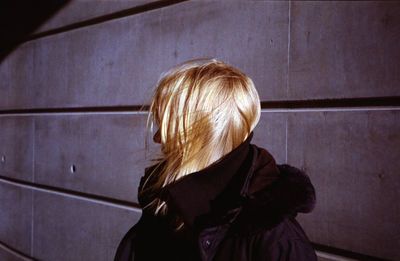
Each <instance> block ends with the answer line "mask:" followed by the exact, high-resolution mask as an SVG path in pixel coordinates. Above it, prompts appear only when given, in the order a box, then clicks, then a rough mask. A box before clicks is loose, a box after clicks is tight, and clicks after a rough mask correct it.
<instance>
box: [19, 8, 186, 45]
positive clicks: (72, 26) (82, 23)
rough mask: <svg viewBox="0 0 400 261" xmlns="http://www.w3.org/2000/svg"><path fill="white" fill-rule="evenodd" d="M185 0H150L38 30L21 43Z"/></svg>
mask: <svg viewBox="0 0 400 261" xmlns="http://www.w3.org/2000/svg"><path fill="white" fill-rule="evenodd" d="M186 1H188V0H161V1H154V2H151V3H147V4H144V5H140V6H135V7H132V8H129V9H125V10H122V11H117V12H114V13H111V14H106V15H102V16H98V17H95V18H91V19H87V20H84V21H80V22H77V23H73V24H69V25H65V26H61V27H58V28H54V29H50V30H47V31H44V32H40V33H36V34H32V35H30V36H28V37H26V38H25V39H24V40H22V41H21V43H24V42H28V41H32V40H36V39H39V38H43V37H46V36H50V35H55V34H60V33H64V32H68V31H72V30H75V29H79V28H82V27H87V26H91V25H96V24H100V23H104V22H108V21H111V20H115V19H119V18H124V17H127V16H131V15H136V14H140V13H144V12H147V11H151V10H156V9H160V8H163V7H167V6H171V5H174V4H178V3H182V2H186Z"/></svg>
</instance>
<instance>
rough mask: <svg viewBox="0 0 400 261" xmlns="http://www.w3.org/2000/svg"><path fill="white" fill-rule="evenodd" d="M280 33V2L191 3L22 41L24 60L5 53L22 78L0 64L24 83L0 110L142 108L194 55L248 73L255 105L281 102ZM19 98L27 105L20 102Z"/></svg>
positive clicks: (283, 9)
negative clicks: (164, 77) (257, 99)
mask: <svg viewBox="0 0 400 261" xmlns="http://www.w3.org/2000/svg"><path fill="white" fill-rule="evenodd" d="M238 21H240V23H238ZM287 28H288V3H287V2H279V1H276V2H275V1H271V2H250V3H249V2H233V3H232V2H229V3H223V2H196V1H195V2H188V3H182V4H178V5H174V6H171V7H167V8H164V9H160V10H153V11H149V12H145V13H142V14H138V15H135V16H131V17H126V18H122V19H117V20H112V21H109V22H105V23H101V24H98V25H93V26H90V27H84V28H81V29H77V30H73V31H69V32H66V33H63V34H57V35H54V36H49V37H45V38H42V39H38V40H36V41H33V42H29V43H26V44H25V45H24V46H23V48H25V49H24V50H27V52H26V53H24V55H19V54H18V52H20V51H19V50H17V51H16V52H15V53H13V54H11V55H10V57H9V58H8V59H10V60H11V61H13V60H18V57H20V56H21V59H25V62H24V64H23V65H22V68H21V69H22V71H21V72H20V68H19V67H17V66H7V65H5V64H4V65H3V64H2V65H0V71H1V72H2V73H3V74H12V73H14V74H17V73H18V77H19V78H20V80H19V81H22V82H23V83H27V84H17V83H13V84H14V85H18V86H17V88H10V89H7V95H8V96H12V97H16V98H15V99H12V100H11V101H9V102H7V103H5V104H6V105H3V108H16V107H18V108H26V107H31V106H33V107H80V106H96V105H101V106H108V105H133V104H135V105H141V104H143V103H149V99H150V96H151V95H150V94H151V91H150V90H151V89H152V87H153V86H154V84H155V83H156V81H157V79H158V77H159V75H160V73H161V72H162V71H164V70H166V69H168V68H169V67H170V66H173V65H176V64H177V63H179V62H183V61H185V60H188V59H193V58H198V57H217V58H219V59H222V60H225V61H227V62H229V63H231V64H232V65H234V66H236V67H238V68H239V69H241V70H243V71H244V72H246V73H248V75H249V76H250V77H252V78H253V80H254V81H255V84H256V86H257V88H258V90H259V91H260V95H261V97H262V99H266V100H269V99H284V98H285V97H286V86H287V67H288V66H287V43H288V39H287V37H288V35H287ZM30 57H32V58H30ZM31 59H33V61H32V60H31ZM31 63H33V70H32V69H30V68H31V67H29V66H30V65H29V64H31ZM27 78H29V80H28V79H27ZM17 90H18V92H16V91H17ZM20 92H21V94H20ZM27 92H30V93H31V95H30V96H28V95H24V93H27ZM19 96H22V98H24V97H30V100H29V101H27V103H19V102H18V100H19V99H17V97H19ZM3 99H4V98H3ZM0 103H2V104H3V102H2V99H1V98H0Z"/></svg>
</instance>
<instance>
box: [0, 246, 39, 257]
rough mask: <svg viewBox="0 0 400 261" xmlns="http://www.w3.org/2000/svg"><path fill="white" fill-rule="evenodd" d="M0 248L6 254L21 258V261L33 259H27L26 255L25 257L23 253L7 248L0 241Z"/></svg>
mask: <svg viewBox="0 0 400 261" xmlns="http://www.w3.org/2000/svg"><path fill="white" fill-rule="evenodd" d="M0 248H2V249H4V250H5V251H6V252H8V253H10V254H12V255H14V256H16V257H18V258H21V259H22V260H25V261H33V260H34V259H32V258H31V257H28V256H27V255H25V254H24V253H22V252H20V251H18V250H15V249H13V248H12V247H9V246H8V245H6V244H4V243H3V242H1V241H0Z"/></svg>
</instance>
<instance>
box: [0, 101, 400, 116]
mask: <svg viewBox="0 0 400 261" xmlns="http://www.w3.org/2000/svg"><path fill="white" fill-rule="evenodd" d="M261 108H262V109H264V110H267V109H268V110H294V109H297V110H306V111H308V110H310V111H314V110H320V111H323V110H344V111H346V110H352V109H357V110H375V109H379V108H384V109H385V110H387V109H396V108H400V96H388V97H363V98H342V99H314V100H282V101H280V100H278V101H262V102H261ZM148 110H149V106H148V105H141V106H139V105H132V106H97V107H78V108H65V107H64V108H30V109H9V110H7V109H6V110H0V116H1V115H5V114H7V115H17V114H24V115H28V114H31V115H33V114H40V115H46V114H55V113H57V114H60V113H67V114H71V113H96V114H100V113H107V114H110V113H147V111H148Z"/></svg>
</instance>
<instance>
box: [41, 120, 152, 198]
mask: <svg viewBox="0 0 400 261" xmlns="http://www.w3.org/2000/svg"><path fill="white" fill-rule="evenodd" d="M35 120H36V124H35V127H36V131H35V133H36V136H35V142H36V144H35V150H36V151H35V182H36V183H39V184H45V185H50V186H55V187H62V188H65V189H70V190H75V191H81V192H85V193H91V194H96V195H102V196H106V197H112V198H116V199H121V200H129V201H132V202H137V188H138V185H139V180H140V177H141V176H143V175H144V168H145V167H147V166H149V165H151V164H152V163H151V162H150V159H151V158H152V157H151V156H154V155H153V154H151V153H147V155H146V150H145V125H146V115H145V114H120V115H119V114H108V115H105V114H98V115H69V116H65V115H64V116H43V117H37V118H36V119H35ZM153 144H154V143H153V142H151V143H150V144H149V145H151V146H152V147H151V148H150V149H154V150H155V148H157V147H156V146H155V144H154V145H153ZM150 152H152V150H151V151H150ZM145 157H146V158H145ZM73 168H75V169H73Z"/></svg>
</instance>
